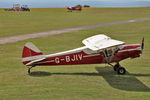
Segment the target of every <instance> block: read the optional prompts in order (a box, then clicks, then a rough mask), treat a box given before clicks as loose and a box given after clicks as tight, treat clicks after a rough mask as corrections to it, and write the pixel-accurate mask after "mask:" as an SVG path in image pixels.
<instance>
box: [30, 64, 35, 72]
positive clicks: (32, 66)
mask: <svg viewBox="0 0 150 100" xmlns="http://www.w3.org/2000/svg"><path fill="white" fill-rule="evenodd" d="M32 67H35V65H32V66H31V67H29V68H28V74H30V73H31V71H30V70H31V68H32Z"/></svg>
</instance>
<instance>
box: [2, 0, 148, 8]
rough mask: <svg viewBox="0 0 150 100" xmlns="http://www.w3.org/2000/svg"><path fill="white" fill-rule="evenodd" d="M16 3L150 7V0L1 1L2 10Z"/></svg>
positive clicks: (53, 5)
mask: <svg viewBox="0 0 150 100" xmlns="http://www.w3.org/2000/svg"><path fill="white" fill-rule="evenodd" d="M16 3H17V4H21V5H28V6H29V7H31V8H49V7H67V6H75V5H78V4H80V5H90V6H91V7H147V6H149V7H150V0H0V8H11V7H12V5H13V4H16Z"/></svg>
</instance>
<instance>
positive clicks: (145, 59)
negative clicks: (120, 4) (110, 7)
mask: <svg viewBox="0 0 150 100" xmlns="http://www.w3.org/2000/svg"><path fill="white" fill-rule="evenodd" d="M94 11H95V10H94ZM91 12H92V11H91ZM116 12H117V11H116ZM149 26H150V21H144V22H137V23H128V24H122V25H114V26H109V27H101V28H96V29H90V30H83V31H77V32H70V33H66V34H60V35H53V36H49V37H44V38H37V39H29V40H25V41H21V42H17V43H10V44H5V45H0V99H1V100H10V99H11V100H20V99H21V100H29V99H32V100H41V99H44V100H118V99H119V100H127V99H128V100H149V98H150V62H149V61H150V44H149V42H150V40H149V38H150V34H149V33H150V27H149ZM96 34H105V35H108V36H110V37H112V38H114V39H117V40H121V41H125V42H126V43H127V44H128V43H141V40H142V37H143V36H144V37H145V48H144V52H143V54H142V56H141V57H140V58H137V59H127V60H124V61H122V62H121V65H122V66H124V67H125V68H126V69H127V71H128V73H127V75H117V74H116V72H114V71H113V69H112V68H111V67H109V66H108V65H100V64H97V65H78V66H45V67H44V66H37V67H35V68H33V69H32V73H31V74H32V75H31V76H30V75H28V74H27V68H26V67H25V66H24V65H23V64H22V63H21V53H22V48H23V46H24V44H25V43H26V42H29V41H30V42H33V43H34V44H35V45H36V46H37V47H39V49H41V51H43V53H45V54H49V53H55V52H59V51H64V50H68V49H73V48H77V47H80V46H83V44H82V43H81V41H82V40H83V39H85V38H87V37H89V36H92V35H96Z"/></svg>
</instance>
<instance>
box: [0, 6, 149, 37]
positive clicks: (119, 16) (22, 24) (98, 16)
mask: <svg viewBox="0 0 150 100" xmlns="http://www.w3.org/2000/svg"><path fill="white" fill-rule="evenodd" d="M149 11H150V8H119V9H117V8H89V9H83V11H82V12H78V11H75V12H67V10H66V8H47V9H42V8H40V9H31V12H8V11H4V10H3V9H0V37H6V36H12V35H18V34H29V33H34V32H41V31H48V30H54V29H61V28H68V27H75V26H83V25H92V24H100V23H106V22H115V21H122V20H129V19H137V18H143V17H150V12H149Z"/></svg>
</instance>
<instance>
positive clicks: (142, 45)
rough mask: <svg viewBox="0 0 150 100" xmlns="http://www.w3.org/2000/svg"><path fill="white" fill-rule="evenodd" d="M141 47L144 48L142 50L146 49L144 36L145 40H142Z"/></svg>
mask: <svg viewBox="0 0 150 100" xmlns="http://www.w3.org/2000/svg"><path fill="white" fill-rule="evenodd" d="M141 48H142V50H143V49H144V37H143V40H142V44H141Z"/></svg>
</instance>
